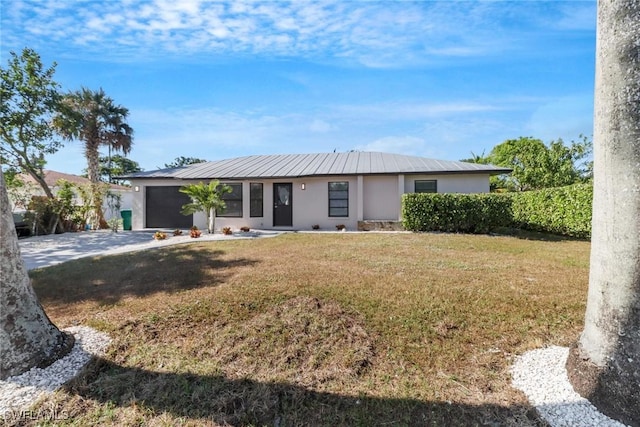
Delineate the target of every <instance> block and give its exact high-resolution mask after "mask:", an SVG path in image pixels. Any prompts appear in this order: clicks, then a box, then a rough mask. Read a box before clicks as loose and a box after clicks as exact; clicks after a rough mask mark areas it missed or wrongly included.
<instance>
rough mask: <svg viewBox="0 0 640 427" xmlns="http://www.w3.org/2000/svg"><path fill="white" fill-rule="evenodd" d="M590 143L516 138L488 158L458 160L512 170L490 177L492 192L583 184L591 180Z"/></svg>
mask: <svg viewBox="0 0 640 427" xmlns="http://www.w3.org/2000/svg"><path fill="white" fill-rule="evenodd" d="M591 148H592V144H591V141H590V140H589V139H588V138H587V137H584V136H580V141H577V142H576V141H571V143H570V144H569V145H565V143H564V141H563V140H562V139H558V140H555V141H551V143H549V145H546V144H545V143H544V142H542V141H541V140H540V139H536V138H531V137H520V138H518V139H509V140H506V141H504V142H502V143H500V144H498V145H496V146H495V147H493V149H492V150H491V152H490V153H489V154H488V155H486V156H485V155H484V153H482V155H476V154H474V153H472V156H473V157H472V158H470V159H464V160H462V161H466V162H471V163H483V164H493V165H496V166H503V167H508V168H511V169H513V172H512V173H511V174H509V175H500V176H497V177H492V178H491V186H492V188H494V189H504V190H508V191H527V190H536V189H541V188H549V187H562V186H565V185H571V184H577V183H583V182H586V181H588V180H590V179H591V170H592V163H591V162H589V161H588V160H587V159H588V158H589V156H590V154H591Z"/></svg>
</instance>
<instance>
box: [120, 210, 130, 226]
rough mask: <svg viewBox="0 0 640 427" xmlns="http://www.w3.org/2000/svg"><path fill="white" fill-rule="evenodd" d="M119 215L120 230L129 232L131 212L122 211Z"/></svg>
mask: <svg viewBox="0 0 640 427" xmlns="http://www.w3.org/2000/svg"><path fill="white" fill-rule="evenodd" d="M120 215H121V216H122V228H123V229H124V230H131V210H130V209H125V210H122V211H120Z"/></svg>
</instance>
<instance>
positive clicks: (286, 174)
mask: <svg viewBox="0 0 640 427" xmlns="http://www.w3.org/2000/svg"><path fill="white" fill-rule="evenodd" d="M509 172H511V169H508V168H502V167H497V166H493V165H483V164H478V163H466V162H456V161H450V160H434V159H427V158H424V157H414V156H405V155H401V154H391V153H377V152H359V151H354V152H349V153H319V154H274V155H263V156H259V155H258V156H246V157H236V158H233V159H227V160H216V161H212V162H204V163H196V164H193V165H189V166H183V167H180V168H172V169H160V170H155V171H148V172H136V173H133V174H130V175H126V176H122V177H119V178H124V179H135V178H138V179H144V178H174V179H258V178H262V179H266V178H297V177H311V176H332V175H373V174H375V175H378V174H438V173H442V174H451V173H489V174H491V175H496V174H502V173H509Z"/></svg>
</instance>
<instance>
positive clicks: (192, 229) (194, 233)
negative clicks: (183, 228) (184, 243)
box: [189, 225, 202, 239]
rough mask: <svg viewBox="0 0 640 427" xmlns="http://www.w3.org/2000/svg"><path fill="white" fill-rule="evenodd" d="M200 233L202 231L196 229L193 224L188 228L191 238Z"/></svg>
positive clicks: (196, 236) (198, 235)
mask: <svg viewBox="0 0 640 427" xmlns="http://www.w3.org/2000/svg"><path fill="white" fill-rule="evenodd" d="M201 235H202V231H200V230H198V227H196V226H195V225H194V226H193V227H191V229H190V230H189V236H191V238H192V239H197V238H198V237H200V236H201Z"/></svg>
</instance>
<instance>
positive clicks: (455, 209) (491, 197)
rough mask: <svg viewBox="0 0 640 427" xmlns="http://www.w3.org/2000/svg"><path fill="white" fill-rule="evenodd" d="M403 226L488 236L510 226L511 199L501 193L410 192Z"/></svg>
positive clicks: (404, 212)
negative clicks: (500, 228) (487, 234)
mask: <svg viewBox="0 0 640 427" xmlns="http://www.w3.org/2000/svg"><path fill="white" fill-rule="evenodd" d="M402 218H403V219H402V224H403V225H404V228H405V229H407V230H410V231H447V232H461V233H488V232H489V231H491V230H493V229H494V228H497V227H509V226H510V225H511V222H512V220H511V218H512V215H511V199H510V198H509V197H505V196H504V195H502V194H448V193H439V194H434V193H408V194H404V195H403V196H402Z"/></svg>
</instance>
